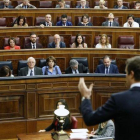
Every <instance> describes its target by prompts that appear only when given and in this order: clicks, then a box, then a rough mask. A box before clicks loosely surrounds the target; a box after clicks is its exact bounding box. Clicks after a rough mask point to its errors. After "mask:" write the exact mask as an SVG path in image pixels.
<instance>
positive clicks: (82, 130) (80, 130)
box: [71, 128, 88, 133]
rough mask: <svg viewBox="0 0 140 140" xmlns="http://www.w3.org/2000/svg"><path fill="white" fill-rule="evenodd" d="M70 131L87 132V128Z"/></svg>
mask: <svg viewBox="0 0 140 140" xmlns="http://www.w3.org/2000/svg"><path fill="white" fill-rule="evenodd" d="M71 131H72V132H73V133H84V132H85V133H87V132H88V129H86V128H83V129H71Z"/></svg>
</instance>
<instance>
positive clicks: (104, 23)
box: [102, 21, 119, 26]
mask: <svg viewBox="0 0 140 140" xmlns="http://www.w3.org/2000/svg"><path fill="white" fill-rule="evenodd" d="M102 26H108V21H105V22H103V23H102ZM112 26H119V23H118V22H116V21H113V23H112Z"/></svg>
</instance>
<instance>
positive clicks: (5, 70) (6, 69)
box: [0, 66, 11, 77]
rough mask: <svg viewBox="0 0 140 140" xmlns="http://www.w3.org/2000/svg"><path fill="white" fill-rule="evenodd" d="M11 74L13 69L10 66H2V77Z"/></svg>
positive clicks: (0, 74) (0, 73) (0, 72)
mask: <svg viewBox="0 0 140 140" xmlns="http://www.w3.org/2000/svg"><path fill="white" fill-rule="evenodd" d="M7 75H8V76H11V69H10V68H9V67H8V66H3V67H1V68H0V77H6V76H7Z"/></svg>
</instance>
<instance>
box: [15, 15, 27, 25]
mask: <svg viewBox="0 0 140 140" xmlns="http://www.w3.org/2000/svg"><path fill="white" fill-rule="evenodd" d="M20 19H23V25H22V26H24V25H25V23H26V19H25V17H24V16H19V17H18V18H17V25H19V21H20Z"/></svg>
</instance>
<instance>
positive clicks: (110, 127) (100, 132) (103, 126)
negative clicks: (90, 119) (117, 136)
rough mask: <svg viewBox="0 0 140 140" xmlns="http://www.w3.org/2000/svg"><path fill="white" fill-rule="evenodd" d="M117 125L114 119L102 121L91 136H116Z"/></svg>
mask: <svg viewBox="0 0 140 140" xmlns="http://www.w3.org/2000/svg"><path fill="white" fill-rule="evenodd" d="M114 133H115V127H114V123H113V121H112V120H109V121H106V122H103V123H100V124H99V125H98V129H97V130H96V131H94V130H93V131H92V132H91V135H89V136H90V137H93V138H94V137H96V138H103V137H112V138H114Z"/></svg>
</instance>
